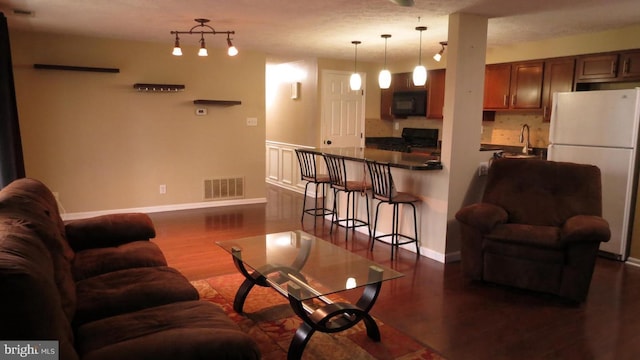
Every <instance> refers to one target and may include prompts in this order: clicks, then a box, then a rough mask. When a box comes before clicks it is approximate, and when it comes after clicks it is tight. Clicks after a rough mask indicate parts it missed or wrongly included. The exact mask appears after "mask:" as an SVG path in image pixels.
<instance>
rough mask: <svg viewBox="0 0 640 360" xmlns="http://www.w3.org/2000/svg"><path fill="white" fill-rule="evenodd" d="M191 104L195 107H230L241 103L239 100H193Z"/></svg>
mask: <svg viewBox="0 0 640 360" xmlns="http://www.w3.org/2000/svg"><path fill="white" fill-rule="evenodd" d="M193 103H194V104H196V105H220V106H232V105H240V104H242V101H239V100H203V99H199V100H193Z"/></svg>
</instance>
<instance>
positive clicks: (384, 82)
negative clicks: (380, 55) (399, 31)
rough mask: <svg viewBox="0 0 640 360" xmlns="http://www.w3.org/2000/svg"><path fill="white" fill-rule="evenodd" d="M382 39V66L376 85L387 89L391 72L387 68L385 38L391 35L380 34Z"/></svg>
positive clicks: (389, 84)
mask: <svg viewBox="0 0 640 360" xmlns="http://www.w3.org/2000/svg"><path fill="white" fill-rule="evenodd" d="M380 37H381V38H383V39H384V68H383V69H382V71H380V75H378V85H379V86H380V89H388V88H389V87H390V86H391V73H390V72H389V70H388V69H387V39H389V38H390V37H391V35H389V34H382V35H380Z"/></svg>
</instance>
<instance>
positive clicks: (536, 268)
mask: <svg viewBox="0 0 640 360" xmlns="http://www.w3.org/2000/svg"><path fill="white" fill-rule="evenodd" d="M601 216H602V186H601V175H600V169H598V168H597V167H596V166H592V165H582V164H574V163H567V162H554V161H545V160H533V159H499V160H496V161H494V162H493V164H492V165H491V167H490V169H489V174H488V177H487V184H486V188H485V191H484V194H483V199H482V202H480V203H476V204H472V205H469V206H466V207H463V208H462V209H460V210H459V211H458V213H457V214H456V219H457V220H458V221H459V222H460V223H461V242H462V243H461V257H462V271H463V273H464V275H465V276H466V277H468V278H471V279H474V280H483V281H487V282H493V283H498V284H503V285H508V286H514V287H518V288H523V289H529V290H534V291H539V292H545V293H551V294H555V295H558V296H561V297H563V298H567V299H570V300H573V301H577V302H580V301H584V299H585V298H586V296H587V293H588V291H589V285H590V283H591V276H592V274H593V269H594V266H595V260H596V256H597V254H598V247H599V245H600V242H602V241H604V242H606V241H609V237H610V236H611V233H610V230H609V224H608V223H607V221H606V220H604V219H603V218H602V217H601Z"/></svg>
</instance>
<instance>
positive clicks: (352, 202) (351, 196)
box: [323, 154, 371, 241]
mask: <svg viewBox="0 0 640 360" xmlns="http://www.w3.org/2000/svg"><path fill="white" fill-rule="evenodd" d="M323 157H324V160H325V162H326V164H327V170H328V172H329V179H330V185H331V188H332V189H333V215H332V216H331V227H330V229H329V233H332V232H333V224H334V223H335V224H336V225H338V226H342V227H344V228H345V241H346V240H348V237H349V231H348V230H349V229H352V230H355V228H357V227H361V226H366V227H367V231H368V232H369V237H371V228H370V227H369V222H370V219H369V195H368V191H369V190H370V189H371V185H370V184H368V183H366V182H365V181H364V179H363V180H361V181H357V180H348V178H347V167H346V165H345V160H344V158H343V157H341V156H336V155H331V154H323ZM339 192H344V193H346V195H347V206H346V208H347V211H346V215H345V217H344V218H343V219H339V218H338V207H337V204H338V193H339ZM358 193H360V194H364V196H365V200H366V203H365V208H366V210H367V220H366V221H365V220H360V219H358V218H356V198H355V197H356V195H357V194H358Z"/></svg>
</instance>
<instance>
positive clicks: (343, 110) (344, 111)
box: [321, 70, 366, 147]
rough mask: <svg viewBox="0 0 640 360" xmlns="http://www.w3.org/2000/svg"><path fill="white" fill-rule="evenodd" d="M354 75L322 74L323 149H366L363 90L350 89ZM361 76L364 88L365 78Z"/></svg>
mask: <svg viewBox="0 0 640 360" xmlns="http://www.w3.org/2000/svg"><path fill="white" fill-rule="evenodd" d="M350 76H351V73H349V72H345V71H333V70H325V71H323V72H322V94H321V96H322V105H321V106H322V111H321V114H322V115H321V116H322V146H330V147H364V90H360V91H353V90H351V89H350V88H349V77H350ZM361 76H362V88H363V89H364V88H365V86H366V78H365V77H364V74H361Z"/></svg>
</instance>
